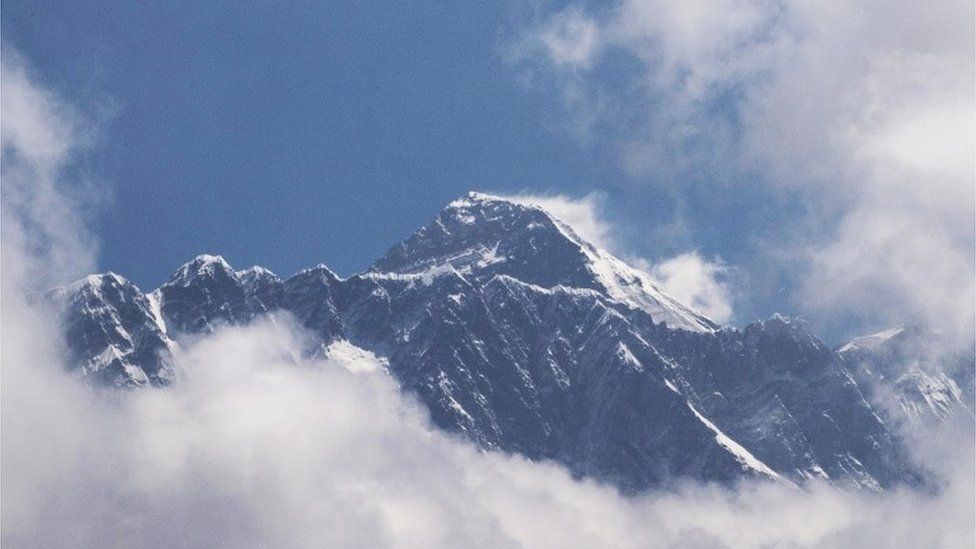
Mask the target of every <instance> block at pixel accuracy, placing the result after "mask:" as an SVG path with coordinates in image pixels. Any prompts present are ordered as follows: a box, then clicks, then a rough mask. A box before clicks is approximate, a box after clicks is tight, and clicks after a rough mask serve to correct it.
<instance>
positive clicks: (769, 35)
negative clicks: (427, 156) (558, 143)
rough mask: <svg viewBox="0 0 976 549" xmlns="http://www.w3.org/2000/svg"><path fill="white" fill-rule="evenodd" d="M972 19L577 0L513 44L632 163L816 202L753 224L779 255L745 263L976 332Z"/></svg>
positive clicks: (883, 319)
mask: <svg viewBox="0 0 976 549" xmlns="http://www.w3.org/2000/svg"><path fill="white" fill-rule="evenodd" d="M587 6H588V8H593V6H592V5H590V4H587ZM973 19H974V5H973V3H972V2H970V1H968V0H953V1H950V2H946V3H942V4H940V7H939V9H938V10H933V9H931V6H929V5H927V4H925V3H922V2H915V1H900V2H894V3H892V2H878V1H870V2H866V3H864V2H860V3H836V2H834V3H824V2H809V1H800V2H786V3H784V2H775V1H769V0H721V1H699V0H694V1H686V2H665V1H659V0H625V1H623V2H621V3H619V4H614V5H613V6H611V7H603V8H601V9H595V8H594V9H584V8H583V7H579V6H574V5H572V4H571V5H570V6H569V7H564V6H559V7H555V8H553V9H549V10H546V9H545V8H543V9H542V15H540V16H539V18H538V20H537V21H535V22H534V23H530V24H529V25H528V26H527V30H526V31H525V33H524V36H523V37H522V38H521V39H520V40H518V41H517V44H516V47H515V48H514V49H515V50H516V51H517V53H516V54H512V55H509V57H510V58H512V59H515V60H517V63H518V64H519V65H520V66H527V69H528V70H527V71H526V72H528V73H530V74H531V75H532V84H533V85H542V86H548V87H551V88H553V89H554V90H555V91H556V92H557V95H559V96H561V97H562V98H563V102H564V104H565V107H566V109H567V111H568V112H570V113H571V114H570V117H569V118H570V120H569V122H568V126H570V127H571V128H573V130H572V131H573V132H574V133H583V134H587V135H589V137H587V138H586V139H584V144H585V145H586V146H591V147H596V148H598V150H600V151H607V150H609V151H610V152H612V153H613V154H615V155H616V157H618V158H619V161H620V164H621V166H623V167H624V168H625V169H626V170H627V171H629V173H630V174H631V175H632V176H633V178H634V180H635V181H638V182H644V183H647V184H658V185H664V186H666V187H667V188H668V189H669V190H671V191H672V192H676V193H678V194H681V190H680V189H681V188H683V186H686V185H687V186H694V185H700V184H701V183H699V182H701V181H709V182H710V183H708V184H707V185H708V186H710V188H711V189H713V190H715V191H721V192H734V191H732V190H723V189H724V187H725V186H738V188H740V189H744V190H746V191H747V190H748V189H750V188H752V187H755V188H756V189H761V191H758V190H757V191H752V192H756V193H758V192H762V193H767V194H770V193H771V194H772V195H774V196H787V197H791V199H796V200H798V201H800V202H802V203H803V204H804V208H803V213H802V217H803V218H800V219H797V218H794V217H791V218H790V219H777V218H776V216H775V212H773V214H774V215H772V216H771V217H772V219H773V221H771V222H770V223H769V224H767V225H764V226H762V227H760V228H758V229H756V230H761V231H763V234H762V235H752V234H744V235H743V238H745V239H748V238H755V237H757V236H761V237H762V238H761V240H762V245H761V246H760V250H759V251H762V252H764V253H763V254H762V255H761V256H760V255H759V254H755V253H754V254H752V255H754V256H756V260H755V261H754V262H753V263H754V264H752V265H749V266H737V267H742V268H747V269H749V272H747V273H745V274H746V275H750V276H751V278H753V279H759V278H761V277H762V276H763V275H764V273H769V272H770V271H773V270H780V271H783V272H784V273H785V274H786V275H788V276H789V277H790V278H791V279H792V280H793V281H795V282H791V283H790V284H789V287H790V288H791V297H792V298H793V299H794V301H795V303H796V304H797V305H798V307H800V308H801V309H802V310H803V312H804V314H805V315H807V316H810V317H813V318H814V320H818V321H820V324H822V325H830V324H831V323H834V324H836V320H837V317H838V316H839V315H846V316H847V317H848V323H853V322H854V321H856V322H858V323H860V324H861V325H862V326H866V327H868V328H873V327H876V326H885V325H887V326H892V325H897V324H900V323H905V322H915V321H918V322H924V323H927V324H929V325H931V327H932V328H934V329H938V330H940V331H943V332H947V331H954V332H956V333H957V335H958V337H959V339H960V340H963V342H964V343H969V342H971V341H972V337H973V326H974V306H973V303H974V299H976V285H974V278H976V277H974V272H976V258H974V255H976V254H974V248H976V237H974V225H976V210H974V203H976V195H974V189H976V184H974V183H976V178H974V172H976V168H974V158H976V156H974V154H973V151H974V150H976V144H974V135H976V131H974V120H976V108H974V95H976V94H974V88H973V82H974V80H976V59H974V55H973V48H972V45H973V41H974V26H973ZM582 29H586V30H585V32H584V31H583V30H582ZM608 75H611V77H608ZM580 126H585V127H587V128H590V130H589V131H588V132H579V131H578V130H577V129H576V128H578V127H580ZM594 136H595V137H594ZM757 175H758V177H757ZM655 192H658V191H657V190H656V191H655ZM701 192H702V191H701V189H698V193H699V194H701ZM756 207H757V208H762V205H761V204H758V203H757V204H756ZM728 215H730V216H738V215H739V212H729V213H728ZM729 221H730V224H731V228H732V229H735V228H736V227H737V226H738V225H737V224H736V223H735V222H734V221H732V220H731V219H730V220H729ZM707 222H708V223H711V224H714V223H715V220H714V219H709V220H707ZM773 278H775V277H773ZM760 291H762V290H760ZM753 297H759V296H753Z"/></svg>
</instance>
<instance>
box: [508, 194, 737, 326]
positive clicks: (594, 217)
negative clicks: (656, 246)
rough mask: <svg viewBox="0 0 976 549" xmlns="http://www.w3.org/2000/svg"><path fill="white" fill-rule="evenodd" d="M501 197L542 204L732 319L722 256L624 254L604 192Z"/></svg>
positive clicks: (677, 294)
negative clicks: (650, 257) (655, 258)
mask: <svg viewBox="0 0 976 549" xmlns="http://www.w3.org/2000/svg"><path fill="white" fill-rule="evenodd" d="M504 198H505V199H506V200H510V201H512V202H516V203H519V204H525V205H530V206H539V207H541V208H543V209H544V210H546V211H547V212H549V213H550V214H552V215H553V216H554V217H555V218H556V219H558V220H560V221H562V222H563V223H566V224H567V225H569V226H570V227H572V229H573V231H574V232H575V233H576V234H578V235H579V236H580V237H582V238H583V239H584V240H586V241H587V242H589V243H591V244H593V245H594V246H597V247H599V248H603V249H605V250H608V251H610V252H612V253H614V254H617V255H619V256H620V257H623V258H625V259H626V260H627V261H628V262H629V263H630V264H632V265H633V266H635V267H637V268H639V269H641V270H644V271H646V272H647V273H648V274H650V275H652V276H653V277H654V278H656V279H657V281H658V282H659V283H660V284H661V287H662V288H664V290H665V291H666V292H667V293H668V294H669V295H671V296H672V297H674V298H675V299H677V300H678V301H680V302H682V303H684V304H686V305H689V306H691V307H694V308H695V309H697V310H699V311H701V312H703V313H705V314H706V315H707V316H708V317H709V318H711V319H712V320H715V321H716V322H719V323H724V322H727V321H728V320H729V319H730V318H732V304H733V303H732V288H731V286H730V284H729V282H728V276H727V275H728V273H729V269H728V267H727V266H726V265H725V263H724V262H723V261H722V259H721V258H715V260H714V261H709V260H707V259H704V258H703V257H702V256H701V255H700V254H699V253H698V252H697V251H690V252H686V253H683V254H679V255H677V256H675V257H671V258H665V259H662V260H660V261H658V262H651V261H649V260H647V259H644V258H641V257H634V256H633V255H632V254H630V253H628V251H627V247H626V246H625V245H624V244H623V243H622V242H621V239H620V238H618V234H617V231H616V230H615V227H614V225H613V223H611V222H610V221H609V220H608V216H607V215H606V211H605V199H604V196H603V195H602V194H600V193H596V192H593V193H590V194H588V195H586V196H584V197H582V198H572V197H569V196H566V195H561V194H553V195H539V194H529V193H522V194H518V195H514V196H506V197H504Z"/></svg>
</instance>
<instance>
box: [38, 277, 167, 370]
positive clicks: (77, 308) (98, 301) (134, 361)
mask: <svg viewBox="0 0 976 549" xmlns="http://www.w3.org/2000/svg"><path fill="white" fill-rule="evenodd" d="M50 297H51V298H52V299H53V300H55V301H56V302H57V303H59V304H60V305H61V307H62V308H63V314H64V318H65V326H64V329H65V337H66V340H67V342H68V345H69V349H70V350H71V353H72V356H73V359H74V363H75V364H76V365H77V367H78V369H79V371H80V373H81V374H82V375H84V376H86V377H88V378H90V379H92V380H95V381H97V382H98V383H100V384H104V385H109V386H117V387H140V386H145V385H155V386H165V385H169V384H170V383H172V382H173V381H174V380H175V379H176V377H177V375H178V369H177V367H176V365H175V364H174V362H173V356H172V349H173V341H172V340H171V339H170V338H169V335H168V334H167V332H166V329H165V326H164V325H163V324H162V321H161V317H160V316H159V315H158V310H157V309H158V308H157V307H156V306H155V304H154V303H153V302H152V301H151V296H149V297H147V296H146V295H143V293H142V292H141V291H139V288H136V287H135V285H133V284H132V283H130V282H129V281H127V280H125V279H124V278H122V277H120V276H118V275H116V274H114V273H108V274H103V275H92V276H89V277H86V278H84V279H82V280H79V281H78V282H76V283H75V284H73V285H71V286H69V287H67V288H61V289H58V290H55V291H54V292H52V294H51V296H50Z"/></svg>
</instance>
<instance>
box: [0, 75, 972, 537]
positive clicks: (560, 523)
mask: <svg viewBox="0 0 976 549" xmlns="http://www.w3.org/2000/svg"><path fill="white" fill-rule="evenodd" d="M7 59H8V58H6V57H5V58H4V63H6V62H7ZM6 70H7V66H6V65H4V71H6ZM5 78H6V72H5ZM5 82H6V80H5ZM24 83H25V84H26V85H27V86H28V87H27V88H26V89H35V90H36V87H35V85H34V84H31V81H30V80H29V79H27V80H25V81H24ZM7 93H8V90H7V88H6V84H5V89H4V94H5V95H6V94H7ZM51 100H52V97H51V96H50V95H48V94H46V93H40V94H38V95H36V96H35V97H34V98H33V99H31V100H30V101H28V102H27V103H25V104H19V105H17V106H16V107H15V106H14V105H13V104H10V103H7V102H6V101H5V102H4V103H3V108H4V112H3V113H2V115H3V118H4V119H5V120H7V119H8V116H14V115H15V114H16V115H19V114H22V113H9V112H7V109H13V108H17V109H25V108H34V107H37V106H38V104H37V103H33V101H40V102H41V103H40V104H41V105H45V104H49V102H50V101H51ZM40 120H41V121H42V122H43V123H44V124H58V123H60V122H63V120H62V119H60V118H57V117H49V118H42V119H40ZM47 129H48V130H55V129H56V128H47ZM7 131H8V130H7V129H6V127H4V132H7ZM38 135H46V136H48V138H51V136H58V135H62V134H60V133H58V132H57V131H48V132H46V133H41V134H38ZM4 139H5V141H4V143H5V145H4V146H5V149H4V154H5V157H4V169H6V168H7V166H8V164H7V157H6V154H7V152H8V149H7V148H6V147H7V141H6V139H7V136H5V137H4ZM28 145H29V146H30V147H34V146H38V147H42V149H43V148H44V147H53V146H54V145H55V144H52V143H47V142H41V143H38V142H29V143H28ZM28 145H24V146H28ZM61 150H63V151H66V152H64V153H63V154H65V155H68V156H57V157H56V158H59V159H62V160H63V161H65V162H67V161H69V160H70V154H69V153H68V152H67V151H71V150H73V149H71V148H70V147H69V148H65V149H61ZM18 154H20V155H23V156H24V157H26V158H31V156H30V155H31V154H32V150H31V149H27V150H20V152H19V153H18ZM59 161H61V160H59ZM65 183H66V182H65V181H64V180H63V179H59V180H58V184H57V185H55V184H52V180H50V179H44V178H43V177H40V176H39V175H38V174H37V173H35V174H30V173H27V174H26V175H25V176H24V178H23V179H19V180H17V185H18V191H23V192H27V193H30V192H39V191H44V192H46V193H47V197H46V199H45V200H43V201H39V200H18V201H17V202H14V203H11V204H8V203H7V201H8V200H10V197H11V196H12V193H8V192H7V191H8V188H7V185H8V184H9V185H12V184H13V183H12V182H10V183H8V180H7V178H6V172H5V174H4V187H5V189H4V193H3V195H2V197H3V201H4V202H3V208H4V210H3V221H4V225H3V227H4V232H3V246H2V250H3V263H2V271H0V273H2V277H0V297H2V309H0V316H2V318H0V324H2V326H3V330H2V332H0V343H2V345H0V357H2V366H0V374H2V383H0V422H2V428H0V433H2V443H0V452H2V459H0V475H2V482H0V490H2V494H0V495H2V501H3V509H2V516H0V523H2V527H0V541H2V543H3V545H4V546H10V547H98V548H101V549H104V548H113V547H150V548H151V547H234V548H248V547H283V548H288V547H296V548H298V547H424V548H429V547H533V548H537V547H538V548H546V547H553V548H555V547H558V548H565V547H590V548H592V547H635V546H641V547H758V546H766V547H777V546H780V547H781V546H791V547H795V546H823V547H850V546H865V547H868V546H886V547H898V546H903V547H971V546H972V545H973V543H974V532H973V523H972V521H971V520H970V519H971V518H972V517H971V516H972V508H973V501H972V498H973V492H972V490H971V485H972V484H971V480H972V477H971V473H972V471H971V463H972V459H973V455H972V445H971V444H968V443H967V444H965V445H963V449H962V450H957V452H958V453H959V457H960V460H961V461H960V463H962V464H964V465H965V467H964V469H963V470H964V473H965V475H968V476H965V477H964V478H965V479H966V480H965V481H961V480H960V481H957V482H952V483H950V484H948V485H947V487H946V488H945V489H944V490H942V491H941V492H940V495H939V496H930V495H922V494H917V493H913V492H908V491H898V492H892V493H889V494H885V495H882V496H872V495H856V494H848V493H844V492H841V491H838V490H835V489H831V488H829V487H825V486H813V487H812V488H811V490H810V491H808V492H797V491H796V490H794V489H791V488H786V487H782V486H778V485H774V484H769V483H760V484H744V485H742V486H740V487H738V488H737V489H724V488H717V487H709V486H704V487H703V486H696V485H688V486H686V487H684V488H683V489H679V490H676V491H671V492H667V493H660V494H648V495H646V496H642V497H633V498H629V497H622V496H620V495H619V494H618V493H617V492H616V491H615V490H613V489H611V488H609V487H606V486H602V485H599V484H597V483H594V482H591V481H586V480H583V481H579V480H574V479H573V478H571V476H570V475H569V474H568V473H567V472H566V471H565V470H564V469H563V468H561V467H558V466H556V465H552V464H548V463H531V462H529V461H527V460H525V459H522V458H520V457H517V456H508V455H504V454H500V453H482V452H478V451H476V450H475V449H474V448H472V447H471V446H470V445H469V444H467V443H465V442H463V441H460V440H458V439H456V438H454V437H452V436H449V435H446V434H443V433H440V432H438V431H435V430H433V429H432V428H431V427H430V425H429V423H428V420H427V417H426V414H425V413H424V411H423V410H422V409H421V408H419V407H418V405H417V404H416V403H414V402H413V401H412V400H411V399H410V398H409V397H408V396H405V395H403V394H402V393H401V392H400V391H399V390H398V388H397V387H396V385H395V383H394V382H393V380H392V379H391V378H390V377H389V376H388V375H387V374H385V373H384V370H383V368H382V366H381V365H380V364H373V365H371V366H370V367H352V368H351V367H349V366H350V364H346V363H344V361H343V360H340V359H336V360H335V361H328V360H303V359H301V355H300V354H299V353H297V352H296V349H297V348H298V347H299V346H300V344H301V342H303V341H304V338H305V337H307V336H306V335H305V334H302V333H301V331H300V330H299V329H298V328H296V327H294V325H293V324H292V323H291V322H290V321H289V320H288V319H287V318H281V317H279V318H277V319H274V320H272V319H266V320H263V321H259V322H256V323H255V324H253V325H252V326H250V327H246V328H227V329H225V330H223V331H220V332H218V333H216V334H213V335H212V336H208V337H205V338H202V339H200V340H197V341H195V342H191V343H187V345H186V346H185V347H184V349H183V350H182V351H181V353H180V356H179V359H180V361H181V362H182V364H183V366H184V367H185V368H186V371H187V376H186V379H185V381H184V382H182V383H180V384H179V385H177V386H175V387H172V388H170V389H166V390H144V391H132V392H122V393H114V392H105V391H96V390H93V389H91V388H89V387H87V386H86V385H85V384H84V383H83V382H81V381H80V380H78V379H76V378H74V377H72V376H69V375H67V374H65V363H64V356H63V355H62V353H61V352H60V349H62V347H61V345H60V342H59V341H58V337H57V334H58V333H59V326H58V324H57V322H56V321H54V320H53V319H52V317H51V316H49V315H47V314H46V313H45V311H43V310H42V309H41V308H40V307H39V306H38V305H37V301H36V300H33V301H32V300H28V299H27V298H26V296H27V295H29V294H30V293H31V292H33V291H36V290H38V289H40V288H39V287H38V285H39V284H44V283H46V282H47V280H50V279H57V278H59V275H60V273H61V272H69V271H75V270H79V269H87V268H89V265H90V264H91V262H92V257H91V256H90V255H86V254H79V253H77V250H75V249H74V248H73V247H74V246H75V245H76V244H77V241H76V240H75V239H73V238H68V237H66V236H63V235H69V234H72V232H70V231H66V230H67V229H68V228H70V229H73V231H74V234H81V235H84V234H86V233H85V230H84V229H85V227H84V226H83V225H82V224H76V225H72V226H70V227H68V224H70V223H80V221H79V220H80V219H81V218H80V217H79V216H76V215H67V216H63V217H52V216H48V215H44V211H43V209H44V208H47V207H49V206H50V205H51V204H61V205H65V206H64V207H65V208H70V205H71V204H72V201H70V200H68V199H67V198H65V197H64V196H63V195H62V194H60V192H61V189H62V188H63V184H65ZM18 196H22V195H18ZM14 206H16V208H15V207H14ZM69 213H70V212H69ZM50 235H62V236H60V237H57V238H52V237H51V236H50ZM41 237H43V238H44V239H45V240H44V241H45V245H44V246H35V245H33V244H32V243H33V242H36V240H34V239H35V238H41ZM88 249H90V248H86V247H83V248H82V250H88ZM75 261H77V263H74V262H75ZM345 356H356V353H345ZM352 360H370V359H369V357H368V355H362V356H359V357H358V358H354V359H352Z"/></svg>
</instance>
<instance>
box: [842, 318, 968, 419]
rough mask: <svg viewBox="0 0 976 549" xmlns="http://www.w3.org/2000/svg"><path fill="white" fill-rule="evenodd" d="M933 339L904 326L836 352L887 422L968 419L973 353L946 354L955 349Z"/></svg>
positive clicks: (852, 341) (930, 335)
mask: <svg viewBox="0 0 976 549" xmlns="http://www.w3.org/2000/svg"><path fill="white" fill-rule="evenodd" d="M939 340H940V338H939V337H938V334H932V333H928V332H926V331H925V330H923V329H921V328H920V327H918V326H905V327H899V328H893V329H890V330H885V331H883V332H878V333H876V334H871V335H867V336H863V337H858V338H855V339H853V340H851V341H849V342H847V343H845V344H843V345H841V346H840V347H838V348H837V350H836V352H837V355H838V356H839V357H840V358H841V360H842V361H843V362H844V363H845V365H846V366H847V367H848V370H849V371H851V372H852V373H853V375H854V376H855V378H856V379H858V380H859V382H860V384H861V385H862V387H864V389H865V393H866V395H867V396H868V397H869V398H870V399H872V400H873V401H876V402H878V403H879V404H880V407H881V408H882V410H883V412H884V413H886V415H887V416H888V417H890V418H891V420H892V421H896V422H906V421H907V422H921V423H923V424H933V423H940V422H943V421H947V420H950V419H952V418H954V417H957V416H961V417H963V418H965V419H969V420H971V419H972V418H973V417H974V416H973V404H974V400H976V399H974V394H973V356H974V355H976V349H972V348H971V349H970V350H969V351H968V352H961V353H960V352H958V351H955V352H946V351H945V350H944V349H946V348H949V349H954V348H955V347H954V346H951V345H939V344H938V342H939ZM933 342H934V343H933Z"/></svg>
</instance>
